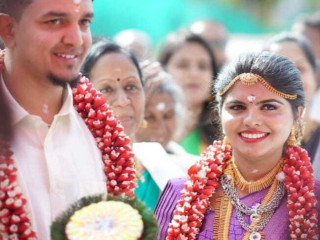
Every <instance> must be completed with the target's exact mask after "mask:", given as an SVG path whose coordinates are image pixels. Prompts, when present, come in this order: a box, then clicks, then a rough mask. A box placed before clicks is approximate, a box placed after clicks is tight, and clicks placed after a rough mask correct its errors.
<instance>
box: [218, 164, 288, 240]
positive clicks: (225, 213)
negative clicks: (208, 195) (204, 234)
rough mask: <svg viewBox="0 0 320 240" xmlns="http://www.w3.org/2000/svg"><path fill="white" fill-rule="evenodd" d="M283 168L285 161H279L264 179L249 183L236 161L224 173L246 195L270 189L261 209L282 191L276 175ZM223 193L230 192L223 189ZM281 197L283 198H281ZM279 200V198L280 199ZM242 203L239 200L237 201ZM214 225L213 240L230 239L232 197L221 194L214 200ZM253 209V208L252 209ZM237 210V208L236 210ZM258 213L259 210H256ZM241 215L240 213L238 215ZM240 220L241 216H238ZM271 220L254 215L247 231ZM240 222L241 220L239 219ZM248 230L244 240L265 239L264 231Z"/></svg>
mask: <svg viewBox="0 0 320 240" xmlns="http://www.w3.org/2000/svg"><path fill="white" fill-rule="evenodd" d="M282 167H283V160H281V161H279V162H278V163H277V165H276V166H275V167H274V168H273V169H272V170H271V171H270V172H269V173H268V174H266V175H265V176H264V177H263V178H261V179H259V180H257V181H254V182H248V181H246V180H245V179H244V177H243V176H242V175H241V173H240V171H239V169H238V167H237V166H236V164H235V163H234V161H233V160H232V161H230V162H229V164H228V166H227V168H226V169H225V171H224V176H225V177H227V178H228V179H230V182H231V184H232V185H233V186H234V188H236V189H239V190H241V191H243V192H245V193H253V192H257V191H261V190H263V189H266V188H268V187H270V189H269V190H268V193H267V194H266V196H265V197H264V199H263V200H262V203H261V204H260V205H259V206H258V207H259V208H263V207H265V206H266V205H267V204H268V203H269V202H270V201H274V199H275V197H274V193H275V191H276V190H277V189H280V188H281V186H279V182H278V180H277V179H276V175H277V174H278V173H279V172H280V171H281V170H282ZM222 185H223V184H222ZM280 190H281V189H280ZM223 191H224V192H225V191H228V190H226V189H223ZM280 197H281V196H280ZM278 198H279V197H278ZM237 200H239V201H241V200H240V199H239V198H238V199H237ZM213 208H214V211H215V217H214V224H213V239H215V240H216V239H217V240H218V239H219V240H220V239H228V237H229V226H230V220H231V215H232V209H233V205H232V203H231V199H230V197H228V196H227V195H226V194H221V195H219V196H216V197H215V198H214V207H213ZM252 209H253V208H252ZM236 210H237V208H236ZM255 211H257V208H255ZM237 214H240V213H237ZM238 218H239V216H238ZM269 218H270V214H269V215H268V214H267V213H266V214H261V215H260V214H257V213H256V212H255V213H254V214H251V215H250V219H251V224H250V226H248V227H246V228H247V229H257V228H258V227H257V226H259V224H260V225H261V223H262V224H263V223H266V222H267V221H268V220H269ZM238 220H239V219H238ZM247 229H245V230H246V234H245V235H244V238H243V239H244V240H251V239H257V240H259V239H261V240H262V239H264V233H263V232H262V231H248V230H247Z"/></svg>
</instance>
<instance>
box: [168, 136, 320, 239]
mask: <svg viewBox="0 0 320 240" xmlns="http://www.w3.org/2000/svg"><path fill="white" fill-rule="evenodd" d="M231 154H232V151H231V147H230V146H228V145H223V144H222V143H221V142H220V141H217V142H214V143H213V145H211V146H209V147H208V148H207V150H206V152H205V153H203V154H202V155H201V159H200V161H199V162H198V163H196V164H194V165H193V166H192V167H191V168H190V169H189V171H188V175H189V180H188V181H187V182H186V183H185V184H184V188H183V190H182V191H181V199H180V200H179V201H178V202H177V206H176V208H175V210H174V212H173V219H172V221H171V223H170V224H169V229H168V235H167V238H166V239H167V240H193V239H195V238H196V235H197V234H198V233H199V230H200V227H201V225H202V220H203V218H204V214H205V212H206V210H207V207H208V205H209V202H210V198H211V197H212V195H213V194H214V193H215V191H216V189H217V187H218V186H219V178H220V177H221V175H222V173H223V170H224V169H225V167H226V165H227V163H228V161H229V160H230V159H231ZM283 172H284V174H285V179H284V183H285V187H286V190H287V192H288V197H287V208H288V210H289V221H290V225H289V228H290V237H291V239H293V240H294V239H295V240H297V239H299V240H300V239H318V234H319V232H318V212H317V210H316V208H315V206H316V203H317V200H316V197H315V186H314V177H313V175H312V173H313V169H312V167H311V163H310V158H309V157H308V153H307V152H306V151H305V150H304V149H301V148H299V147H295V146H289V147H288V148H287V150H286V154H285V157H284V168H283Z"/></svg>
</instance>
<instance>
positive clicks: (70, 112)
mask: <svg viewBox="0 0 320 240" xmlns="http://www.w3.org/2000/svg"><path fill="white" fill-rule="evenodd" d="M1 88H2V89H3V90H4V95H5V97H6V99H7V101H8V102H9V104H10V107H11V110H12V114H13V126H14V140H13V144H12V149H13V152H14V156H13V157H14V159H15V160H16V163H17V167H18V173H19V181H20V184H21V187H22V190H23V192H24V193H25V196H26V198H27V200H28V210H30V211H31V219H32V221H33V226H34V228H35V230H36V232H37V234H38V239H41V240H49V239H50V225H51V223H52V221H53V220H54V219H55V218H56V217H57V215H59V214H61V212H63V211H65V210H66V209H67V208H68V207H69V206H70V204H72V203H73V202H74V201H76V200H78V199H79V198H81V197H83V196H86V195H89V194H96V193H103V192H106V182H105V180H106V177H105V174H104V173H103V163H102V160H101V153H100V151H99V149H98V148H97V146H96V143H95V140H94V138H93V136H92V135H91V133H90V132H89V130H88V129H87V127H86V125H85V123H84V121H83V120H82V118H81V117H80V116H79V115H78V113H77V112H76V110H75V109H74V107H73V103H72V101H73V99H72V92H71V89H70V87H68V88H67V89H66V91H65V96H64V103H63V106H62V108H61V110H60V112H59V113H58V114H57V115H56V116H55V117H54V120H53V122H52V124H51V127H50V128H49V127H48V125H47V124H46V123H45V122H43V121H42V119H41V118H40V117H39V116H35V115H31V114H29V113H28V112H27V111H26V110H25V109H23V108H22V107H21V106H20V105H19V104H18V103H17V102H16V101H15V99H14V98H13V97H12V95H11V94H10V92H9V91H8V89H7V88H6V86H5V84H4V81H1Z"/></svg>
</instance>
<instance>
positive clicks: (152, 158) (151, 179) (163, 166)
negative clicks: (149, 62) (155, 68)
mask: <svg viewBox="0 0 320 240" xmlns="http://www.w3.org/2000/svg"><path fill="white" fill-rule="evenodd" d="M82 72H83V74H84V75H85V76H87V77H89V78H90V81H91V82H92V83H93V85H94V87H95V88H96V89H97V90H99V91H100V92H101V93H102V94H103V96H104V97H105V98H106V99H107V102H108V104H109V105H111V106H112V108H113V110H114V112H115V114H116V115H117V116H118V119H119V120H120V122H121V123H122V125H123V127H124V131H125V133H126V134H128V135H129V137H130V138H131V140H132V142H133V143H134V142H135V139H136V132H137V131H138V129H139V128H140V127H141V126H142V125H143V119H144V109H145V92H144V86H143V85H144V84H143V81H142V72H141V69H140V66H139V64H138V61H137V59H136V58H135V57H134V55H132V54H131V53H130V52H127V51H126V50H124V49H123V48H121V47H120V46H119V45H117V44H115V43H113V42H111V41H109V40H106V39H101V40H97V42H95V44H94V45H93V46H92V47H91V49H90V50H89V53H88V55H87V58H86V60H85V62H84V64H83V67H82ZM135 145H136V144H135V143H134V144H133V151H134V153H135V155H136V158H135V160H136V171H137V175H138V176H139V177H138V186H137V189H136V196H137V197H138V198H140V199H141V200H142V201H144V202H145V203H146V204H147V205H148V206H149V207H150V208H151V209H153V208H154V207H155V205H156V203H157V201H158V198H159V196H160V191H161V189H163V188H164V186H165V184H166V183H167V181H168V179H170V178H172V177H179V176H180V175H177V173H180V172H181V171H180V169H179V168H178V167H176V166H175V165H174V164H173V163H170V162H168V161H166V159H159V156H161V154H158V153H159V152H165V151H164V150H163V148H162V147H161V145H158V146H157V147H156V148H155V147H152V146H153V145H152V146H150V147H149V146H148V147H146V148H144V150H143V152H142V153H143V155H141V153H140V154H136V150H135V148H136V147H135ZM159 149H160V150H159Z"/></svg>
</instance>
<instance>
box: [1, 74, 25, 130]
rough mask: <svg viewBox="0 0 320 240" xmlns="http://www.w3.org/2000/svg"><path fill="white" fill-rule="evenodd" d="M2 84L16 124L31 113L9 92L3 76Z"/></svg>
mask: <svg viewBox="0 0 320 240" xmlns="http://www.w3.org/2000/svg"><path fill="white" fill-rule="evenodd" d="M0 84H1V88H2V90H3V94H4V98H5V100H6V102H7V104H8V106H9V107H10V110H11V114H12V121H13V125H16V124H17V123H18V122H20V121H21V120H22V119H24V118H25V117H26V116H28V115H29V113H28V112H27V111H26V110H25V109H24V108H23V107H21V106H20V104H19V103H18V102H17V101H16V100H15V99H14V97H13V96H12V95H11V93H10V92H9V90H8V88H7V86H6V84H5V82H4V80H3V78H2V77H1V83H0Z"/></svg>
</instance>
